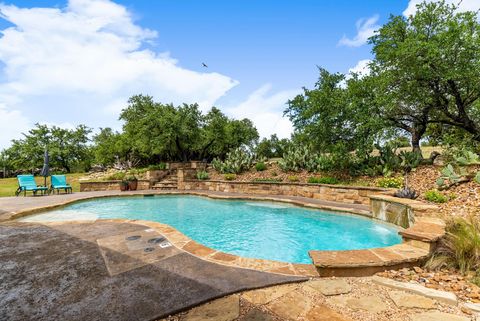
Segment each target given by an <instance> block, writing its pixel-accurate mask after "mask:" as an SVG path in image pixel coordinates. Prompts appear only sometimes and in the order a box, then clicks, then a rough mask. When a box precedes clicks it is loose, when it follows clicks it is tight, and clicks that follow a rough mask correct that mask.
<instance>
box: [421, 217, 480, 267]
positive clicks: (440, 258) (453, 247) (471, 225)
mask: <svg viewBox="0 0 480 321" xmlns="http://www.w3.org/2000/svg"><path fill="white" fill-rule="evenodd" d="M445 230H446V234H445V236H444V237H443V238H442V239H440V241H439V244H438V246H437V248H436V250H435V252H434V253H433V255H432V258H431V260H430V261H429V262H428V264H427V266H429V267H430V268H434V269H439V268H455V269H459V270H460V272H462V273H467V272H469V271H478V270H479V269H480V220H479V219H478V218H474V217H470V218H469V219H464V218H455V219H452V220H450V221H448V222H447V225H446V228H445Z"/></svg>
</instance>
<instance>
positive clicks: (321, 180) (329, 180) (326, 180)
mask: <svg viewBox="0 0 480 321" xmlns="http://www.w3.org/2000/svg"><path fill="white" fill-rule="evenodd" d="M307 182H308V183H311V184H330V185H335V184H338V183H339V181H338V179H336V178H335V177H328V176H324V177H315V176H312V177H309V178H308V181H307Z"/></svg>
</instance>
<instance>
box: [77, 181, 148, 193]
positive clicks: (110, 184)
mask: <svg viewBox="0 0 480 321" xmlns="http://www.w3.org/2000/svg"><path fill="white" fill-rule="evenodd" d="M120 182H121V181H97V182H80V192H91V191H118V190H120ZM147 189H150V181H149V180H145V179H141V180H138V184H137V190H147Z"/></svg>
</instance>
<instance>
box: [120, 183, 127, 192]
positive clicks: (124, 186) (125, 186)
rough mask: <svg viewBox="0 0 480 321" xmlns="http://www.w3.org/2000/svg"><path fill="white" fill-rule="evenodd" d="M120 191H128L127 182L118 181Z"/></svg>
mask: <svg viewBox="0 0 480 321" xmlns="http://www.w3.org/2000/svg"><path fill="white" fill-rule="evenodd" d="M120 191H122V192H125V191H128V181H126V180H121V181H120Z"/></svg>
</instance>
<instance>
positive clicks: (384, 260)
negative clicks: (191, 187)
mask: <svg viewBox="0 0 480 321" xmlns="http://www.w3.org/2000/svg"><path fill="white" fill-rule="evenodd" d="M78 194H81V193H77V195H78ZM146 195H147V196H148V195H152V196H153V195H197V196H204V197H209V198H213V199H237V200H238V199H243V200H257V201H275V202H285V203H290V204H294V205H299V206H303V207H309V208H316V209H323V210H329V211H334V212H341V213H349V214H356V215H362V216H367V217H369V218H371V219H373V218H372V217H371V216H370V215H369V213H368V212H367V213H365V211H359V210H357V209H355V208H349V207H348V206H345V207H344V206H343V204H342V206H341V207H337V206H325V205H322V204H318V203H312V202H309V201H308V200H309V199H308V198H304V199H305V200H303V199H302V200H300V199H291V198H287V197H281V196H277V195H276V196H266V195H250V194H249V195H245V194H242V195H232V194H231V193H221V194H219V193H211V192H209V191H195V192H193V191H169V192H165V191H158V192H157V191H155V192H152V191H141V192H126V193H125V192H123V193H120V192H113V193H112V192H110V193H105V192H104V193H97V194H95V195H91V193H90V194H89V195H83V196H84V197H78V198H72V199H69V200H63V201H61V202H57V203H55V204H50V205H47V206H38V207H33V208H28V209H24V210H21V211H18V212H13V213H11V215H10V218H9V219H8V220H15V219H18V218H21V217H24V216H27V215H30V214H34V213H38V212H41V211H45V210H50V209H55V208H59V207H63V206H66V205H70V204H72V203H76V202H82V201H88V200H92V199H99V198H107V197H119V196H130V197H132V196H146ZM79 196H80V195H79ZM345 205H348V204H345ZM8 220H3V221H8ZM98 221H115V222H129V223H135V224H140V225H147V226H149V227H150V228H154V229H156V230H158V232H159V233H161V234H164V235H165V237H167V239H169V241H170V242H171V243H172V244H174V245H175V246H176V247H177V248H179V249H181V250H183V251H185V252H188V253H190V254H192V255H194V256H197V257H199V258H201V259H204V260H207V261H211V262H214V263H217V264H223V265H227V266H234V267H239V268H247V269H253V270H258V271H263V272H270V273H276V274H284V275H296V276H306V277H317V276H368V275H373V274H375V273H377V272H380V271H383V270H385V269H387V268H388V269H398V268H404V267H411V266H415V265H418V264H421V263H423V262H424V261H425V260H426V259H427V258H428V256H429V255H430V253H431V251H433V249H434V248H435V246H436V242H437V240H438V239H439V238H440V237H441V236H442V235H443V234H444V233H445V232H444V223H443V221H441V220H439V219H436V218H430V217H420V218H416V220H415V223H414V224H413V225H412V226H411V227H409V228H408V229H406V230H402V229H401V230H400V232H399V234H400V235H401V236H402V243H400V244H396V245H393V246H388V247H381V248H371V249H365V250H344V251H309V256H310V257H311V258H312V261H313V264H298V263H289V262H279V261H270V260H264V259H255V258H246V257H241V256H237V255H233V254H230V253H224V252H221V251H217V250H214V249H211V248H209V247H206V246H204V245H203V244H200V243H198V242H196V241H194V240H192V239H190V238H189V237H187V236H186V235H184V234H183V233H181V232H179V231H178V230H176V229H175V228H173V227H171V226H169V225H167V224H163V223H157V222H153V221H143V220H127V219H106V220H98ZM0 222H1V221H0ZM71 222H88V221H64V222H63V223H71ZM39 223H40V224H45V223H46V222H39ZM46 225H50V223H48V224H46Z"/></svg>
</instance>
